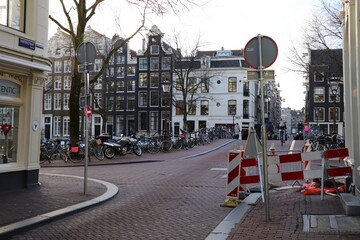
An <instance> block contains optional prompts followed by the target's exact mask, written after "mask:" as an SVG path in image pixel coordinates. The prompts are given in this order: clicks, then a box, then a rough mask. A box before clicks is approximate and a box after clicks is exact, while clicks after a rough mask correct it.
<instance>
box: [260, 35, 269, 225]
mask: <svg viewBox="0 0 360 240" xmlns="http://www.w3.org/2000/svg"><path fill="white" fill-rule="evenodd" d="M261 38H262V36H261V35H260V34H259V35H258V39H259V65H260V66H259V71H260V74H259V82H260V90H261V130H262V137H261V140H262V155H263V166H262V174H263V176H264V177H263V179H264V184H263V192H264V200H265V220H266V222H268V221H269V220H270V206H269V185H268V169H267V147H266V129H265V106H264V105H265V99H264V80H263V69H264V67H263V66H262V49H261Z"/></svg>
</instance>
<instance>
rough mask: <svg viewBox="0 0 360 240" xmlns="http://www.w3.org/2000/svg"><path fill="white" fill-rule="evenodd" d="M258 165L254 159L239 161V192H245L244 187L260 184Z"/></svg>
mask: <svg viewBox="0 0 360 240" xmlns="http://www.w3.org/2000/svg"><path fill="white" fill-rule="evenodd" d="M258 169H259V164H258V160H257V159H256V158H248V159H241V161H240V181H239V182H238V184H239V191H245V189H247V188H248V186H246V185H251V184H258V183H260V175H259V170H258Z"/></svg>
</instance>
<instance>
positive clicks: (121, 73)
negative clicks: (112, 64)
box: [116, 67, 125, 77]
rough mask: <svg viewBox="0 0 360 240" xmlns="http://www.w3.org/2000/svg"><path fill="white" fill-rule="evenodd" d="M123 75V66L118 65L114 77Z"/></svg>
mask: <svg viewBox="0 0 360 240" xmlns="http://www.w3.org/2000/svg"><path fill="white" fill-rule="evenodd" d="M124 76H125V67H118V68H117V72H116V77H124Z"/></svg>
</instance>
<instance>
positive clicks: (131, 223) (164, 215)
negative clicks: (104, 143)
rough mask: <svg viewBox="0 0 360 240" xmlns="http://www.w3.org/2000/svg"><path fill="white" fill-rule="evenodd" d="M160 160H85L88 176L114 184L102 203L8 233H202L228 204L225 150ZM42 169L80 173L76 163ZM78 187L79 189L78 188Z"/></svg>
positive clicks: (83, 235)
mask: <svg viewBox="0 0 360 240" xmlns="http://www.w3.org/2000/svg"><path fill="white" fill-rule="evenodd" d="M232 148H233V144H230V145H228V146H226V147H223V148H221V149H220V150H217V151H215V152H212V153H209V154H207V155H203V156H199V157H196V158H190V159H178V158H177V154H178V153H177V152H174V153H168V154H167V156H168V157H167V160H165V161H161V162H149V163H137V164H121V165H103V166H91V167H90V168H89V177H91V178H96V179H101V180H105V181H108V182H111V183H114V184H116V185H117V186H118V187H119V194H118V195H117V196H116V197H115V198H113V199H111V200H110V201H108V202H105V203H104V204H101V205H99V206H95V207H94V208H90V209H87V210H85V211H82V212H80V213H77V214H75V215H71V216H69V217H66V218H63V219H59V220H57V221H54V222H52V223H49V224H46V225H44V226H41V227H38V228H36V229H33V230H30V231H28V232H26V233H24V234H22V235H17V236H14V237H13V238H12V239H87V240H88V239H147V240H148V239H205V238H206V236H207V235H208V234H209V233H210V232H211V231H212V230H213V229H214V228H215V227H216V226H217V225H218V224H219V223H220V222H221V221H222V219H223V218H224V217H225V216H226V215H227V214H228V213H229V212H230V211H231V210H232V209H231V208H224V207H220V206H219V205H220V204H221V203H223V202H224V200H225V186H226V178H224V175H225V174H226V171H224V170H211V169H212V168H226V165H227V159H226V158H227V152H228V150H229V149H232ZM42 172H50V173H62V174H69V175H79V176H81V175H82V174H83V168H82V167H72V168H43V169H42ZM79 191H81V190H79Z"/></svg>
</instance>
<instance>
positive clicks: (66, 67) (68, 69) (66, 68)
mask: <svg viewBox="0 0 360 240" xmlns="http://www.w3.org/2000/svg"><path fill="white" fill-rule="evenodd" d="M64 72H66V73H70V72H71V60H64Z"/></svg>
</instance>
